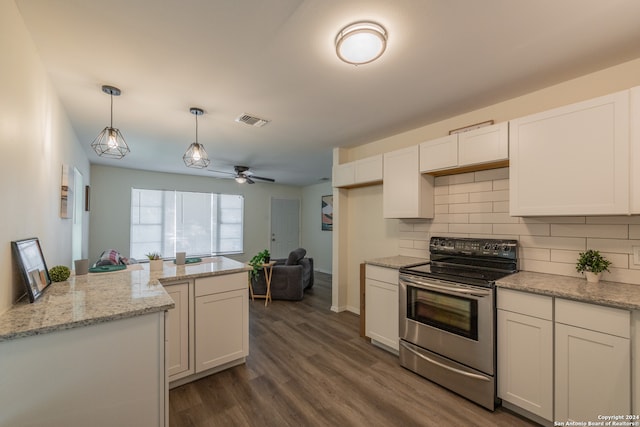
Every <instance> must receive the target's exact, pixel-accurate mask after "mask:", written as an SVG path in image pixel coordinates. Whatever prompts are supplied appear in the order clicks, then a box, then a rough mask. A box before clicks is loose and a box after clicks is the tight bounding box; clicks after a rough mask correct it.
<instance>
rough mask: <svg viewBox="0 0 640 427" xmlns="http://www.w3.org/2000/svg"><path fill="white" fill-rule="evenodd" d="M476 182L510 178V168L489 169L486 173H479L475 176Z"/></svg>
mask: <svg viewBox="0 0 640 427" xmlns="http://www.w3.org/2000/svg"><path fill="white" fill-rule="evenodd" d="M474 178H475V180H476V182H479V181H496V180H504V179H508V178H509V168H500V169H489V170H486V171H478V172H476V173H475V176H474Z"/></svg>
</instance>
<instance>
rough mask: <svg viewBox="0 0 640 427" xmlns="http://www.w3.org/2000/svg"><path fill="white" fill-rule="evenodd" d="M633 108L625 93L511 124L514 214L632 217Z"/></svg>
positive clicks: (510, 144) (523, 118)
mask: <svg viewBox="0 0 640 427" xmlns="http://www.w3.org/2000/svg"><path fill="white" fill-rule="evenodd" d="M634 93H636V96H637V90H636V91H635V92H634ZM629 105H630V104H629V91H622V92H618V93H614V94H611V95H607V96H603V97H600V98H596V99H592V100H589V101H585V102H580V103H577V104H572V105H568V106H565V107H561V108H556V109H553V110H549V111H545V112H542V113H539V114H534V115H531V116H527V117H522V118H519V119H516V120H512V121H511V122H510V123H509V164H510V171H509V178H510V182H509V188H510V204H511V206H510V213H511V215H513V216H528V215H531V216H535V215H618V214H628V213H630V203H629V201H630V199H629V188H630V187H629V186H630V181H631V179H630V175H629V154H630V152H629V148H630V145H629V125H630V121H629ZM636 145H637V144H636ZM636 160H637V156H636ZM635 179H636V182H637V177H636V178H635ZM637 204H639V203H637V202H636V205H637ZM636 208H637V206H636Z"/></svg>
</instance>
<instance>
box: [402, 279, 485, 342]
mask: <svg viewBox="0 0 640 427" xmlns="http://www.w3.org/2000/svg"><path fill="white" fill-rule="evenodd" d="M407 317H408V318H409V319H412V320H414V321H416V322H419V323H423V324H426V325H429V326H432V327H435V328H438V329H442V330H444V331H447V332H451V333H454V334H456V335H460V336H462V337H465V338H469V339H472V340H475V341H477V340H478V301H477V300H475V299H472V298H465V297H462V296H455V295H450V294H446V293H442V292H437V291H431V290H425V289H420V288H415V287H413V286H408V287H407Z"/></svg>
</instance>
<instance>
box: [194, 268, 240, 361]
mask: <svg viewBox="0 0 640 427" xmlns="http://www.w3.org/2000/svg"><path fill="white" fill-rule="evenodd" d="M195 287H196V302H195V323H196V331H195V344H196V358H195V367H196V373H199V372H203V371H206V370H209V369H212V368H215V367H218V366H220V365H224V364H225V363H229V362H232V361H234V360H237V359H242V358H244V357H246V356H247V355H248V354H249V293H248V291H247V273H241V274H230V275H225V276H213V277H206V278H203V279H196V283H195Z"/></svg>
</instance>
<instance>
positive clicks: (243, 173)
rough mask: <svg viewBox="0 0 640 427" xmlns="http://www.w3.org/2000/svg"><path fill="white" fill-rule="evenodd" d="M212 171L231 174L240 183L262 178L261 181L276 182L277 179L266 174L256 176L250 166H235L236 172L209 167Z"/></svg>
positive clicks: (252, 182)
mask: <svg viewBox="0 0 640 427" xmlns="http://www.w3.org/2000/svg"><path fill="white" fill-rule="evenodd" d="M208 170H209V171H211V172H217V173H223V174H225V175H231V176H232V177H233V179H235V180H236V182H237V183H239V184H244V183H247V184H255V181H254V179H257V180H260V181H267V182H276V180H275V179H273V178H266V177H264V176H256V175H254V174H253V172H251V170H250V169H249V166H234V167H233V170H234V171H235V172H225V171H219V170H214V169H208Z"/></svg>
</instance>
